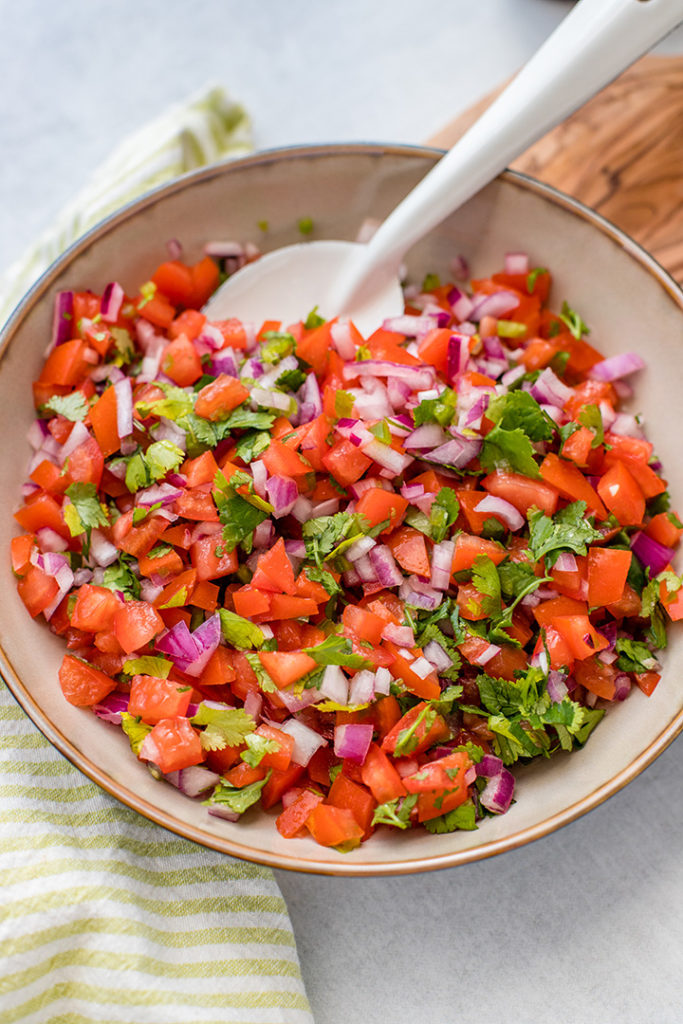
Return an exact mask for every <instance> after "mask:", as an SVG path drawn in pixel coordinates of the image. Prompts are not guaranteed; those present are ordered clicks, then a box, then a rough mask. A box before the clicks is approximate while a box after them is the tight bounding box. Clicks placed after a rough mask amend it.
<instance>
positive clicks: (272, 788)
mask: <svg viewBox="0 0 683 1024" xmlns="http://www.w3.org/2000/svg"><path fill="white" fill-rule="evenodd" d="M305 771H306V769H305V768H304V767H303V765H300V764H296V762H294V761H292V763H291V764H290V766H289V768H286V769H285V770H284V771H281V772H279V771H278V770H277V769H276V768H273V769H272V774H271V776H270V778H269V779H268V781H267V782H266V784H265V786H264V787H263V789H262V790H261V806H262V807H263V808H264V809H265V810H266V811H267V810H268V809H269V808H271V807H274V806H275V804H278V803H279V802H280V800H281V799H282V794H283V793H286V792H287V790H288V789H291V788H292V786H295V785H296V784H297V782H298V781H299V779H300V778H301V777H302V775H303V774H304V772H305Z"/></svg>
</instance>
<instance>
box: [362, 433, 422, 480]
mask: <svg viewBox="0 0 683 1024" xmlns="http://www.w3.org/2000/svg"><path fill="white" fill-rule="evenodd" d="M361 451H362V452H363V454H364V455H367V457H368V458H369V459H372V460H373V461H374V462H376V463H377V465H378V466H383V467H384V469H389V470H391V472H392V473H393V474H394V476H400V475H401V473H403V471H404V470H406V469H407V468H408V466H409V465H410V464H411V462H413V461H414V459H413V456H412V455H402V454H401V452H397V451H396V450H395V449H394V448H392V447H391V446H390V445H388V444H383V443H382V441H378V440H377V438H375V437H373V438H372V440H371V441H368V442H367V443H365V444H362V445H361Z"/></svg>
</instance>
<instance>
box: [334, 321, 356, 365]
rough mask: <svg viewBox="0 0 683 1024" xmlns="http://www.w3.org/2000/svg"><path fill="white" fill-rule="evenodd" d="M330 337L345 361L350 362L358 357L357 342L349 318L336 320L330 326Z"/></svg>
mask: <svg viewBox="0 0 683 1024" xmlns="http://www.w3.org/2000/svg"><path fill="white" fill-rule="evenodd" d="M330 337H331V339H332V344H333V345H334V347H335V348H336V350H337V352H338V353H339V355H340V356H341V358H342V359H343V360H344V361H345V362H347V363H350V362H352V361H353V360H354V359H355V358H356V344H355V342H354V340H353V336H352V334H351V326H350V324H349V321H348V320H346V319H340V320H336V321H335V322H334V323H333V324H332V326H331V327H330Z"/></svg>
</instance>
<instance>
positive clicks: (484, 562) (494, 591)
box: [472, 555, 501, 616]
mask: <svg viewBox="0 0 683 1024" xmlns="http://www.w3.org/2000/svg"><path fill="white" fill-rule="evenodd" d="M472 583H473V584H474V586H475V587H476V588H477V590H478V591H479V593H480V594H481V595H482V601H481V607H482V609H483V610H484V611H485V612H486V614H487V615H488V616H491V615H497V614H498V613H499V612H500V610H501V596H500V578H499V576H498V570H497V569H496V566H495V563H494V562H493V561H492V560H491V559H490V558H489V557H488V555H477V557H476V558H475V560H474V563H473V564H472Z"/></svg>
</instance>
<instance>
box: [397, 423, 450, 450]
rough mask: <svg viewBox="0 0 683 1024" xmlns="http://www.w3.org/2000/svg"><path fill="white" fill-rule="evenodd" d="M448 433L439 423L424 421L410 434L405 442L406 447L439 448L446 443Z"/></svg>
mask: <svg viewBox="0 0 683 1024" xmlns="http://www.w3.org/2000/svg"><path fill="white" fill-rule="evenodd" d="M447 440H448V435H447V434H446V432H445V431H444V430H443V428H442V427H440V426H439V424H438V423H423V424H422V426H420V427H417V429H416V430H413V431H412V433H410V434H408V436H407V437H406V439H405V440H404V442H403V447H404V448H438V447H439V446H440V445H442V444H445V443H446V441H447Z"/></svg>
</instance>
